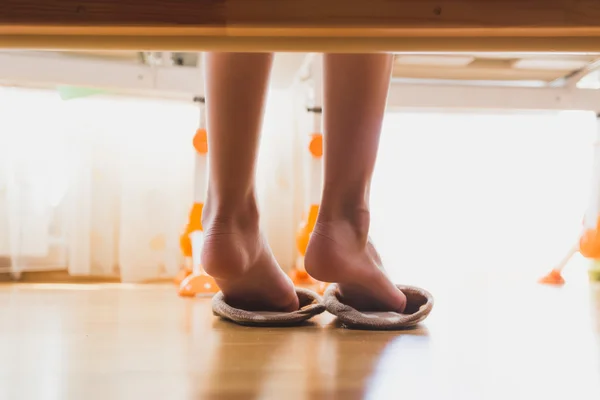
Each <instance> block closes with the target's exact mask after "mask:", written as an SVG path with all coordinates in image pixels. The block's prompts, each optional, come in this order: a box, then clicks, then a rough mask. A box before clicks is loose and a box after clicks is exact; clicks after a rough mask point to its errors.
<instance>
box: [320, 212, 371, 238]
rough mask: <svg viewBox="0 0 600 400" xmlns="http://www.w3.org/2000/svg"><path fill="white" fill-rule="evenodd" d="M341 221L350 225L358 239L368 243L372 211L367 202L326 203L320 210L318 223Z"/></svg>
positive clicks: (322, 225)
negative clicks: (335, 205)
mask: <svg viewBox="0 0 600 400" xmlns="http://www.w3.org/2000/svg"><path fill="white" fill-rule="evenodd" d="M340 222H342V223H345V224H347V225H349V226H350V228H351V229H352V231H353V232H354V234H355V235H356V237H357V239H358V240H359V241H360V242H365V243H366V241H367V238H368V236H369V227H370V224H371V212H370V211H369V208H368V207H367V206H366V205H365V204H352V205H350V204H346V205H342V206H338V207H334V206H330V205H328V204H327V203H324V204H323V205H322V206H321V208H320V210H319V216H318V218H317V225H318V226H321V227H324V226H328V225H331V224H336V223H340Z"/></svg>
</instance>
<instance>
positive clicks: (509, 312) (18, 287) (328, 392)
mask: <svg viewBox="0 0 600 400" xmlns="http://www.w3.org/2000/svg"><path fill="white" fill-rule="evenodd" d="M434 295H435V296H436V305H435V307H434V311H433V313H432V314H431V316H430V318H429V319H428V320H426V321H425V323H424V324H423V325H422V326H420V327H419V328H418V329H415V330H412V331H407V332H365V331H352V330H346V329H341V328H340V327H339V326H337V324H336V322H335V320H334V318H333V317H332V316H331V315H329V314H324V315H322V316H320V317H318V318H316V319H315V321H314V322H313V323H311V324H309V325H307V326H304V327H300V328H291V329H290V328H288V329H286V328H280V329H256V328H245V327H238V326H235V325H232V324H230V323H227V322H224V321H221V320H218V319H216V318H214V317H213V315H212V313H211V310H210V302H209V301H208V300H207V299H181V298H178V297H177V296H176V294H175V288H174V287H173V286H171V285H137V286H136V285H120V284H99V285H70V284H69V285H61V284H7V285H0V304H2V307H0V355H1V357H0V399H41V398H43V399H83V398H85V399H142V398H143V399H167V398H168V399H173V400H176V399H285V400H293V399H436V400H440V399H508V398H510V399H535V398H540V399H541V398H543V399H566V398H576V399H578V400H586V399H598V398H600V286H598V285H596V286H588V285H571V286H569V285H568V286H566V287H565V288H563V289H554V288H548V287H541V286H536V285H533V284H532V285H521V286H517V285H512V286H507V285H504V284H502V285H500V284H499V285H487V284H480V285H464V287H453V288H452V289H448V290H439V289H438V291H437V292H434Z"/></svg>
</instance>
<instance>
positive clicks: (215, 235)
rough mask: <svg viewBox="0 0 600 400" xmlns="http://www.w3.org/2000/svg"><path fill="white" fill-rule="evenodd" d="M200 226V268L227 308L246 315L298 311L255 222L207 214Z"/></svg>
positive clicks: (287, 281)
mask: <svg viewBox="0 0 600 400" xmlns="http://www.w3.org/2000/svg"><path fill="white" fill-rule="evenodd" d="M255 213H256V214H257V212H256V211H255ZM253 219H254V220H253ZM203 226H204V232H205V239H204V246H203V248H202V266H203V267H204V270H205V271H206V273H208V274H209V275H210V276H212V277H213V278H214V279H215V281H216V283H217V285H219V288H220V289H221V291H222V292H223V294H224V295H225V299H226V301H227V303H228V304H230V305H231V306H233V307H236V308H241V309H244V310H248V311H295V310H297V309H298V307H299V306H298V296H297V295H296V291H295V289H294V284H293V283H292V281H291V279H290V278H289V277H288V276H287V275H286V274H285V273H284V272H283V271H282V270H281V268H279V265H278V264H277V261H275V257H273V253H272V252H271V249H270V248H269V245H268V244H267V242H266V240H265V238H264V236H263V235H262V233H261V232H260V229H259V227H258V218H252V217H250V218H248V216H247V215H245V216H242V217H241V218H235V217H234V218H231V217H223V216H212V215H210V214H209V215H207V216H204V217H203Z"/></svg>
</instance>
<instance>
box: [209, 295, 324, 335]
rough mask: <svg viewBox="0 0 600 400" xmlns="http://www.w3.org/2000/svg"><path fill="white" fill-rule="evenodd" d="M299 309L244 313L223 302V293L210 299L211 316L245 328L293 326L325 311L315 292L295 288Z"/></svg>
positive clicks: (244, 311) (319, 297)
mask: <svg viewBox="0 0 600 400" xmlns="http://www.w3.org/2000/svg"><path fill="white" fill-rule="evenodd" d="M296 294H297V295H298V300H300V309H298V310H296V311H292V312H279V311H246V310H242V309H241V308H234V307H231V306H230V305H229V304H227V303H226V302H225V296H224V295H223V292H219V293H217V294H216V295H215V296H214V297H213V299H212V309H213V314H214V315H216V316H218V317H221V318H224V319H227V320H230V321H233V322H235V323H237V324H240V325H247V326H293V325H300V324H301V323H303V322H305V321H307V320H309V319H310V318H312V317H314V316H315V315H319V314H321V313H322V312H324V311H325V306H324V305H323V299H322V298H321V296H319V295H318V294H316V293H315V292H313V291H311V290H307V289H303V288H298V287H297V288H296Z"/></svg>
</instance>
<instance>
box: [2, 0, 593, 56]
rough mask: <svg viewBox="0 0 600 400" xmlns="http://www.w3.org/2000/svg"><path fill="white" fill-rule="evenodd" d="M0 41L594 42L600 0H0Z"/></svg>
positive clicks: (261, 45) (250, 47) (317, 46)
mask: <svg viewBox="0 0 600 400" xmlns="http://www.w3.org/2000/svg"><path fill="white" fill-rule="evenodd" d="M0 48H21V49H115V50H117V49H123V50H127V49H136V50H167V49H168V50H179V51H306V52H313V51H314V52H331V51H340V52H341V51H343V52H373V51H453V52H454V51H524V52H529V51H543V52H549V51H557V52H587V51H600V1H598V0H439V1H431V0H87V1H86V0H0Z"/></svg>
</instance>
